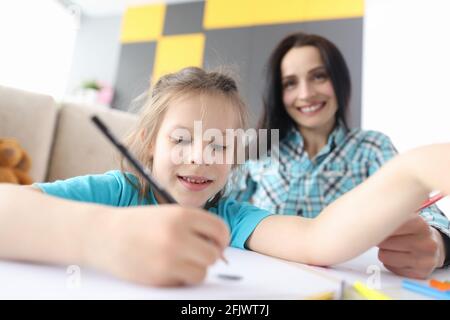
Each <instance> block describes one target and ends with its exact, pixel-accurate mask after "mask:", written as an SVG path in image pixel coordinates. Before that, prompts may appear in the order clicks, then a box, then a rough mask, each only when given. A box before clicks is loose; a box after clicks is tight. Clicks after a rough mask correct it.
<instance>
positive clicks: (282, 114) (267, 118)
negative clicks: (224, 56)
mask: <svg viewBox="0 0 450 320" xmlns="http://www.w3.org/2000/svg"><path fill="white" fill-rule="evenodd" d="M303 46H313V47H316V48H317V49H318V50H319V52H320V56H321V58H322V61H323V63H324V66H325V68H326V71H327V73H328V76H329V77H330V80H331V83H332V85H333V89H334V92H335V95H336V99H337V104H338V110H337V112H336V122H337V120H341V121H342V122H343V123H344V125H345V127H347V121H346V119H345V117H346V113H347V109H348V104H349V102H350V94H351V80H350V72H349V70H348V67H347V64H346V62H345V60H344V57H343V56H342V54H341V52H340V51H339V49H338V48H337V47H336V46H335V45H334V44H333V43H332V42H330V41H329V40H327V39H325V38H323V37H321V36H318V35H313V34H307V33H303V32H297V33H294V34H291V35H288V36H287V37H286V38H284V39H283V40H282V41H281V42H280V43H279V44H278V46H277V47H276V48H275V50H274V51H273V52H272V54H271V56H270V59H269V62H268V69H267V74H266V85H265V90H264V96H263V104H264V113H263V116H262V117H261V119H260V122H259V129H268V130H267V142H268V143H267V146H268V147H269V148H270V130H271V129H279V130H280V131H279V139H280V141H281V140H282V139H283V138H284V137H285V136H286V134H287V132H288V131H289V129H290V128H292V126H294V125H295V124H294V121H293V120H292V119H291V118H290V117H289V115H288V114H287V112H286V110H285V108H283V99H282V97H283V87H282V81H281V61H282V59H283V57H284V56H285V55H286V53H287V52H288V51H289V50H291V49H292V48H298V47H303Z"/></svg>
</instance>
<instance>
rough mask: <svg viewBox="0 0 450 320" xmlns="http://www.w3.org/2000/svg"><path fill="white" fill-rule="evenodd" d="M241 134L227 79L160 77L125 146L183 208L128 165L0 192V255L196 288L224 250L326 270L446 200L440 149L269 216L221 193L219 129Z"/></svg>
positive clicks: (241, 113)
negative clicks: (301, 212) (296, 211)
mask: <svg viewBox="0 0 450 320" xmlns="http://www.w3.org/2000/svg"><path fill="white" fill-rule="evenodd" d="M245 126H246V109H245V105H244V103H243V102H242V100H241V98H240V97H239V94H238V90H237V87H236V84H235V82H234V81H233V80H232V79H231V78H229V77H228V76H225V75H223V74H220V73H216V72H205V71H203V70H201V69H199V68H186V69H183V70H181V71H180V72H178V73H175V74H169V75H166V76H164V77H162V78H161V79H160V80H159V81H158V82H157V83H156V85H155V86H154V88H153V89H152V91H151V92H150V95H149V99H148V102H147V103H146V105H145V106H144V108H143V109H142V112H141V116H140V120H139V122H138V125H137V126H136V127H135V128H134V130H133V131H132V132H131V134H130V136H129V137H128V139H127V144H128V146H129V148H130V151H131V152H132V153H133V154H134V155H135V156H136V157H137V158H138V159H139V160H140V161H141V163H143V164H144V165H145V166H146V167H147V168H149V169H150V170H151V172H152V175H153V177H154V178H155V179H156V180H157V181H158V182H159V183H160V185H162V186H163V187H164V188H165V189H166V190H167V191H168V192H169V193H170V194H171V195H172V196H173V197H174V198H175V199H176V201H177V202H178V203H179V204H180V205H168V204H164V199H163V198H161V196H160V195H159V194H157V193H153V192H152V190H151V189H150V188H149V186H148V184H147V183H146V181H145V180H143V179H142V178H141V177H140V176H139V175H138V174H137V173H135V172H134V170H133V169H132V168H127V167H126V166H124V168H123V169H124V170H122V171H110V172H107V173H105V174H100V175H87V176H81V177H75V178H72V179H68V180H65V181H56V182H53V183H37V184H35V185H34V186H33V187H32V188H30V187H28V188H24V187H16V186H11V185H5V184H4V185H0V258H3V259H16V260H24V261H33V262H44V263H56V264H66V265H67V264H79V265H83V266H88V267H93V268H96V269H99V270H101V271H104V272H107V273H110V274H113V275H115V276H118V277H120V278H123V279H127V280H130V281H134V282H138V283H143V284H149V285H183V284H193V283H198V282H200V281H201V280H202V279H203V278H204V277H205V274H206V270H207V267H208V266H209V265H211V264H213V263H214V262H215V261H216V260H217V259H218V258H219V257H220V256H221V254H222V252H223V250H224V248H225V247H226V246H228V245H231V246H233V247H237V248H242V249H249V250H254V251H257V252H260V253H263V254H267V255H271V256H275V257H279V258H283V259H287V260H291V261H296V262H301V263H308V264H315V265H330V264H335V263H340V262H342V261H345V260H347V259H350V258H352V257H355V256H356V255H358V254H360V253H362V252H363V251H365V250H367V249H368V248H370V247H371V246H374V245H376V244H377V243H379V242H380V241H381V240H383V239H384V238H385V237H386V236H388V235H389V234H391V233H392V232H393V231H394V230H395V229H396V228H397V227H398V226H400V225H401V224H402V223H404V222H405V221H406V220H407V219H409V218H410V217H412V216H413V215H414V212H415V209H416V208H417V207H419V205H420V204H421V203H422V202H423V201H424V200H425V199H426V198H427V195H428V193H429V192H430V191H431V190H433V189H440V190H441V191H443V192H446V193H450V174H449V173H448V161H449V160H450V145H437V146H432V147H427V148H422V149H419V150H415V151H412V152H409V153H408V154H406V155H403V156H399V157H398V158H396V159H395V160H393V161H391V162H390V163H388V164H387V165H386V166H385V167H383V169H381V170H380V171H379V172H378V173H376V174H375V175H374V176H373V177H371V178H370V179H369V180H367V181H366V182H365V183H363V184H361V185H360V186H358V187H357V188H355V189H354V190H352V191H351V192H349V193H347V194H345V195H344V196H343V197H341V198H340V199H338V200H337V201H335V202H334V203H332V204H331V205H330V206H328V207H327V208H326V209H325V210H324V212H323V213H322V214H321V215H320V216H319V217H318V218H316V219H306V218H302V217H298V216H283V215H272V214H271V213H270V212H267V211H265V210H262V209H259V208H257V207H254V206H252V205H251V204H249V203H238V202H236V201H235V200H231V199H227V198H223V197H222V190H223V189H224V187H225V185H226V182H227V178H228V176H229V174H230V172H231V170H232V169H233V167H236V164H232V163H230V162H229V161H224V160H225V159H230V158H232V159H234V157H233V156H235V152H236V150H235V148H234V147H233V144H232V141H229V140H230V139H226V133H227V130H230V129H234V130H237V129H242V128H245ZM211 132H213V133H214V134H210V133H211ZM233 141H234V140H233ZM230 155H231V157H230ZM31 189H32V190H31ZM205 209H207V210H208V211H209V213H208V212H207V211H205ZM361 211H362V212H364V213H363V214H364V219H361ZM211 213H213V214H211ZM210 240H212V241H210Z"/></svg>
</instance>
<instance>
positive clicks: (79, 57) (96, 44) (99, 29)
mask: <svg viewBox="0 0 450 320" xmlns="http://www.w3.org/2000/svg"><path fill="white" fill-rule="evenodd" d="M121 20H122V18H121V16H109V17H104V16H102V17H90V16H86V17H83V19H82V20H81V24H80V29H79V30H78V34H77V38H76V45H75V53H74V56H73V63H72V68H71V72H70V77H69V84H68V86H67V90H68V93H73V91H74V90H75V89H76V88H77V87H79V86H80V84H81V83H82V82H84V81H86V80H98V81H104V82H107V83H108V84H110V85H114V83H115V80H116V72H117V66H118V63H119V62H118V60H119V53H120V40H119V38H120V26H121Z"/></svg>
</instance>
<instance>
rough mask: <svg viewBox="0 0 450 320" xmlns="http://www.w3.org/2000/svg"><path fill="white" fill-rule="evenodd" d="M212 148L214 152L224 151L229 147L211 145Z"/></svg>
mask: <svg viewBox="0 0 450 320" xmlns="http://www.w3.org/2000/svg"><path fill="white" fill-rule="evenodd" d="M211 148H212V149H213V150H214V151H223V150H226V148H227V146H223V145H220V144H211Z"/></svg>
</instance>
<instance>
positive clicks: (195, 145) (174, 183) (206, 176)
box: [151, 94, 238, 207]
mask: <svg viewBox="0 0 450 320" xmlns="http://www.w3.org/2000/svg"><path fill="white" fill-rule="evenodd" d="M235 110H236V108H235V106H232V105H230V101H229V100H228V99H226V98H225V97H223V96H221V95H219V94H216V95H211V94H190V95H187V96H183V97H181V98H179V99H175V100H174V101H172V102H171V103H170V104H169V106H168V108H167V110H166V113H165V115H164V118H163V120H162V122H161V124H160V128H159V131H158V133H157V135H156V140H155V143H154V148H151V153H152V155H153V168H152V173H153V176H154V177H155V178H156V180H157V181H158V182H159V183H160V184H161V186H162V187H163V188H165V189H166V190H167V191H168V192H169V193H170V194H171V195H172V196H173V197H174V198H175V200H176V201H177V202H178V203H180V204H182V205H185V206H193V207H203V206H204V205H205V203H206V202H207V201H208V199H210V198H212V197H213V196H214V195H216V194H217V193H218V192H219V191H220V190H221V189H222V188H223V187H224V186H225V184H226V182H227V179H228V175H229V173H230V170H231V167H232V164H231V163H228V162H231V161H228V162H227V161H225V157H226V155H227V153H230V150H231V152H232V150H233V148H232V147H231V146H230V142H229V141H227V140H226V139H225V130H226V129H237V126H238V117H237V115H236V111H235ZM205 133H206V134H205ZM211 133H213V134H211ZM221 160H223V161H222V162H220V161H221ZM218 162H219V163H218ZM155 196H156V199H157V200H158V203H164V201H163V200H162V199H160V198H159V196H158V195H156V194H155Z"/></svg>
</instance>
